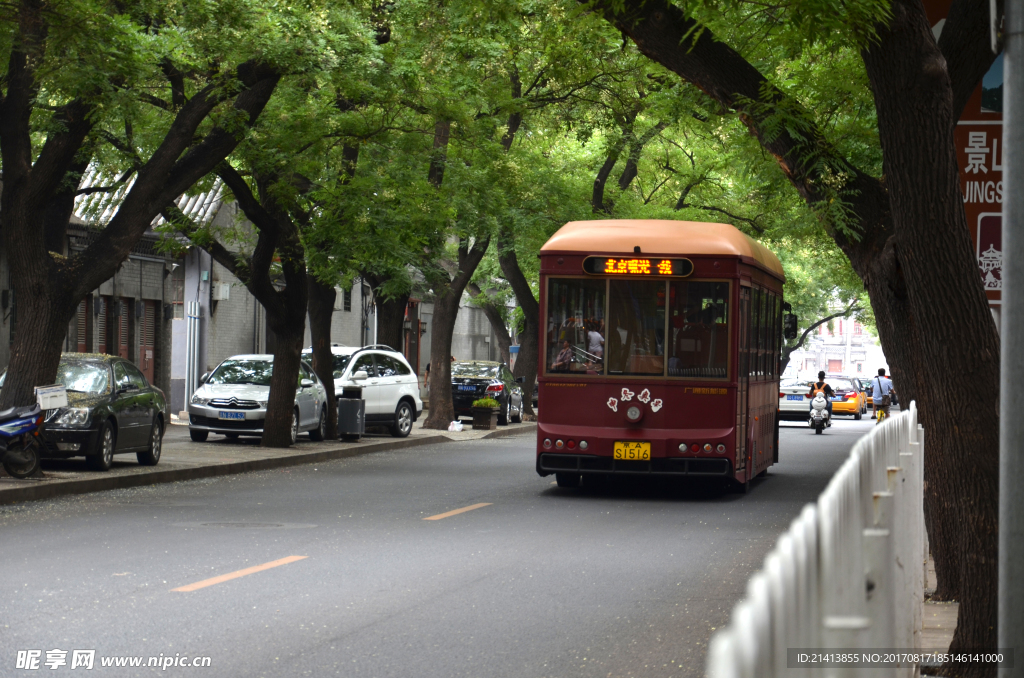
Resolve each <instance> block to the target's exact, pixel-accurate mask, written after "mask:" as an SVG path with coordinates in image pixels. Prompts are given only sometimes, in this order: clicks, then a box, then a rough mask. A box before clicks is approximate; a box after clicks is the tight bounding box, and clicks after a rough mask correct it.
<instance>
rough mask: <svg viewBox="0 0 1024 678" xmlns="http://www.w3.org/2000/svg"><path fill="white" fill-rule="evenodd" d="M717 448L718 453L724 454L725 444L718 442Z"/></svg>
mask: <svg viewBox="0 0 1024 678" xmlns="http://www.w3.org/2000/svg"><path fill="white" fill-rule="evenodd" d="M717 449H718V453H719V454H725V445H723V444H722V443H718V448H717Z"/></svg>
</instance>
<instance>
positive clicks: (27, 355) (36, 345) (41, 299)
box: [0, 215, 78, 408]
mask: <svg viewBox="0 0 1024 678" xmlns="http://www.w3.org/2000/svg"><path fill="white" fill-rule="evenodd" d="M10 222H11V215H7V218H6V219H5V224H4V226H5V230H7V227H8V224H10ZM19 232H20V229H18V228H17V227H14V228H12V229H10V231H8V240H7V242H8V244H10V243H11V242H12V241H14V242H17V241H18V240H19V238H18V237H17V236H18V234H19ZM12 236H13V237H12ZM17 251H18V250H16V249H11V248H10V247H8V248H7V261H8V264H9V265H10V267H11V270H12V276H19V279H20V281H21V282H20V284H19V285H18V288H17V291H16V293H15V294H14V295H13V300H12V303H14V304H16V305H17V324H16V326H15V327H14V328H13V331H14V343H13V344H12V345H11V354H10V363H9V365H8V369H7V377H6V379H5V381H4V387H3V390H2V391H0V402H2V403H4V404H3V408H7V407H12V406H15V405H17V406H22V405H28V404H30V403H32V402H33V401H34V400H35V396H34V387H36V386H44V385H47V384H52V383H53V381H54V375H55V374H57V365H58V364H59V363H60V354H61V348H62V344H63V342H64V338H65V337H66V336H67V333H68V325H69V323H70V322H71V319H72V318H73V317H74V316H75V312H76V310H77V307H78V304H77V303H72V302H71V300H70V295H69V294H68V292H67V290H66V286H65V285H62V284H61V282H63V281H62V280H61V279H60V278H59V277H58V278H51V277H50V272H48V271H46V270H45V269H44V270H34V269H32V268H31V267H25V266H24V265H23V263H21V262H19V257H18V256H17V254H16V253H17Z"/></svg>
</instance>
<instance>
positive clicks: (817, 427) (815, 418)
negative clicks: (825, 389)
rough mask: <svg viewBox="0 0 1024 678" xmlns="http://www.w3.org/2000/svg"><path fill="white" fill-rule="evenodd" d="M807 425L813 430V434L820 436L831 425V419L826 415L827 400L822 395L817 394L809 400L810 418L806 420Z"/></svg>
mask: <svg viewBox="0 0 1024 678" xmlns="http://www.w3.org/2000/svg"><path fill="white" fill-rule="evenodd" d="M807 425H808V426H810V427H811V428H813V429H814V432H815V434H817V435H821V432H822V431H824V430H825V429H826V428H827V427H829V426H831V425H832V418H831V417H830V416H829V414H828V400H826V399H825V394H824V393H818V394H817V395H815V396H814V399H813V400H811V416H810V417H808V419H807Z"/></svg>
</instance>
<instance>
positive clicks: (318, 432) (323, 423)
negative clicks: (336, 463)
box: [309, 407, 327, 442]
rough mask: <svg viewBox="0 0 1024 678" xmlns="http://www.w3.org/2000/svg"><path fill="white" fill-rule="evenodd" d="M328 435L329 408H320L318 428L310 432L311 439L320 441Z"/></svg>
mask: <svg viewBox="0 0 1024 678" xmlns="http://www.w3.org/2000/svg"><path fill="white" fill-rule="evenodd" d="M326 437H327V408H326V407H322V408H320V421H318V422H317V424H316V428H315V429H313V430H312V431H310V432H309V439H310V440H313V441H316V442H320V441H321V440H323V439H324V438H326Z"/></svg>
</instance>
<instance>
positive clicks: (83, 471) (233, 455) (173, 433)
mask: <svg viewBox="0 0 1024 678" xmlns="http://www.w3.org/2000/svg"><path fill="white" fill-rule="evenodd" d="M424 418H425V417H421V418H420V419H419V420H418V421H417V422H415V423H414V424H413V430H412V432H411V433H410V434H409V436H408V437H407V438H394V437H392V436H391V434H389V433H388V432H387V431H386V430H384V429H379V428H371V429H370V430H369V431H368V432H367V434H366V435H365V436H364V437H363V438H361V439H360V440H358V441H356V442H344V441H339V440H325V441H322V442H319V443H316V442H313V441H312V440H310V439H309V436H308V435H307V434H302V435H300V436H299V440H298V442H297V443H296V444H295V445H293V446H292V447H290V448H288V449H272V448H264V447H261V446H260V440H259V438H235V439H229V438H227V437H225V436H221V435H215V434H214V435H211V436H210V438H209V440H208V441H207V442H204V443H195V442H192V440H191V439H190V438H189V434H188V426H187V425H186V424H184V423H181V424H174V425H171V426H169V427H168V429H167V431H166V432H165V434H164V445H163V451H162V454H161V458H160V463H159V464H158V465H156V466H142V465H140V464H139V463H138V461H137V459H136V456H135V454H119V455H117V456H115V457H114V466H113V468H111V469H110V471H105V472H104V471H91V470H90V469H89V467H88V465H87V464H86V460H85V459H84V458H83V457H73V458H71V459H47V460H44V461H43V477H41V478H29V479H25V480H18V479H15V478H11V477H10V476H8V475H7V474H6V473H4V472H3V469H2V468H0V504H11V503H17V502H23V501H34V500H38V499H49V498H53V497H58V496H64V495H68V494H81V493H84V492H96V491H101V490H111V489H121V488H127V487H138V486H141V485H151V484H155V483H167V482H177V481H182V480H195V479H198V478H209V477H214V476H219V475H229V474H233V473H241V472H245V471H257V470H265V469H271V468H280V467H283V466H293V465H296V464H304V463H313V462H323V461H329V460H331V459H341V458H345V457H354V456H360V455H363V454H370V453H375V452H379V451H383V450H391V449H399V448H406V447H415V446H418V445H424V444H429V443H438V442H443V441H447V440H477V439H481V438H498V437H503V436H507V435H517V434H522V433H523V432H526V431H535V430H536V428H537V426H536V424H531V423H521V424H509V425H508V426H499V427H498V429H497V430H494V431H479V430H473V429H472V427H471V425H469V423H468V422H467V424H466V427H465V430H464V431H462V432H449V431H433V430H427V429H424V428H423V421H424ZM175 421H176V418H175Z"/></svg>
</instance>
